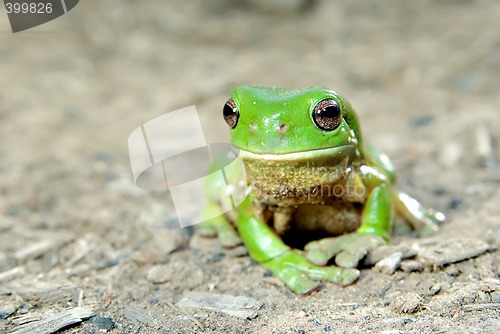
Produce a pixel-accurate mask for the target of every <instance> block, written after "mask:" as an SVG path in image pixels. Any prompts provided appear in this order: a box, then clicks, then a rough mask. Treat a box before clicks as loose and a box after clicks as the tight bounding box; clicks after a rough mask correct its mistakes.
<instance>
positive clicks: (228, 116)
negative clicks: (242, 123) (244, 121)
mask: <svg viewBox="0 0 500 334" xmlns="http://www.w3.org/2000/svg"><path fill="white" fill-rule="evenodd" d="M222 114H223V115H224V120H225V121H226V123H227V124H228V125H229V126H230V127H231V128H232V129H234V128H235V127H236V124H238V120H239V119H240V112H239V110H238V107H236V103H234V100H233V99H232V98H231V99H229V100H227V102H226V104H225V105H224V109H223V110H222Z"/></svg>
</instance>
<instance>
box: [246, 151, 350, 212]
mask: <svg viewBox="0 0 500 334" xmlns="http://www.w3.org/2000/svg"><path fill="white" fill-rule="evenodd" d="M356 150H357V149H356V146H355V145H343V146H338V147H333V148H325V149H318V150H311V151H303V152H292V153H284V154H270V153H261V154H259V153H254V152H249V151H246V150H241V149H240V150H239V152H238V156H239V157H240V158H241V159H242V160H243V163H244V165H245V173H246V176H247V181H248V183H249V184H250V185H252V187H253V188H254V194H255V197H256V199H257V200H259V201H263V202H266V203H271V204H277V205H297V204H300V203H313V202H318V203H321V202H325V201H326V200H327V198H325V197H332V196H333V195H332V194H324V193H320V191H322V190H324V189H326V188H329V189H330V188H331V187H333V186H334V185H335V184H337V183H339V182H341V181H342V180H344V179H345V178H346V177H347V176H348V174H349V172H350V168H349V166H350V164H351V159H352V158H354V157H356V156H357V151H356ZM312 197H314V198H312Z"/></svg>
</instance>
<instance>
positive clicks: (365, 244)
mask: <svg viewBox="0 0 500 334" xmlns="http://www.w3.org/2000/svg"><path fill="white" fill-rule="evenodd" d="M384 244H385V241H384V239H383V238H381V237H379V236H377V235H372V234H368V235H362V234H357V237H356V238H355V239H354V240H353V241H352V242H351V243H350V244H349V245H347V246H346V247H345V248H344V250H342V251H341V252H340V253H338V254H337V256H336V257H335V263H336V264H337V265H338V266H340V267H342V268H355V267H357V266H358V263H359V261H360V260H361V259H362V258H364V257H365V256H366V255H367V254H368V253H369V252H371V251H372V250H374V249H375V248H377V247H379V246H382V245H384Z"/></svg>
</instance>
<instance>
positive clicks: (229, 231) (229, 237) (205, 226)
mask: <svg viewBox="0 0 500 334" xmlns="http://www.w3.org/2000/svg"><path fill="white" fill-rule="evenodd" d="M198 233H200V235H201V236H203V237H207V238H214V237H217V238H218V239H219V241H220V243H221V245H222V246H223V247H226V248H233V247H236V246H239V245H241V239H240V237H239V236H238V233H237V232H236V230H235V229H234V227H233V225H232V224H231V223H230V222H228V221H227V220H226V219H225V217H223V216H221V217H216V218H214V219H211V220H208V221H205V222H203V223H201V224H200V226H199V228H198Z"/></svg>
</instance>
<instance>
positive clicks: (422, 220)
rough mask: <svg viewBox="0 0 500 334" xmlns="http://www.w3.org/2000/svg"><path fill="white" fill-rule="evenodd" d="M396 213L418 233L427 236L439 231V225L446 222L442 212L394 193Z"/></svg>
mask: <svg viewBox="0 0 500 334" xmlns="http://www.w3.org/2000/svg"><path fill="white" fill-rule="evenodd" d="M393 198H394V199H395V207H396V211H397V212H398V213H399V214H400V215H401V216H402V217H403V218H404V219H405V220H406V221H407V222H408V223H409V225H410V226H411V227H412V228H413V229H414V230H415V231H417V232H418V234H419V235H420V236H427V235H430V234H433V233H435V232H436V231H437V230H438V229H439V224H441V223H443V222H444V221H445V220H446V217H445V215H444V214H443V213H442V212H439V211H436V210H434V209H428V208H425V207H424V206H423V205H421V204H420V203H419V202H418V201H417V200H416V199H414V198H413V197H411V196H410V195H408V194H406V193H404V192H395V194H394V196H393Z"/></svg>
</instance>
